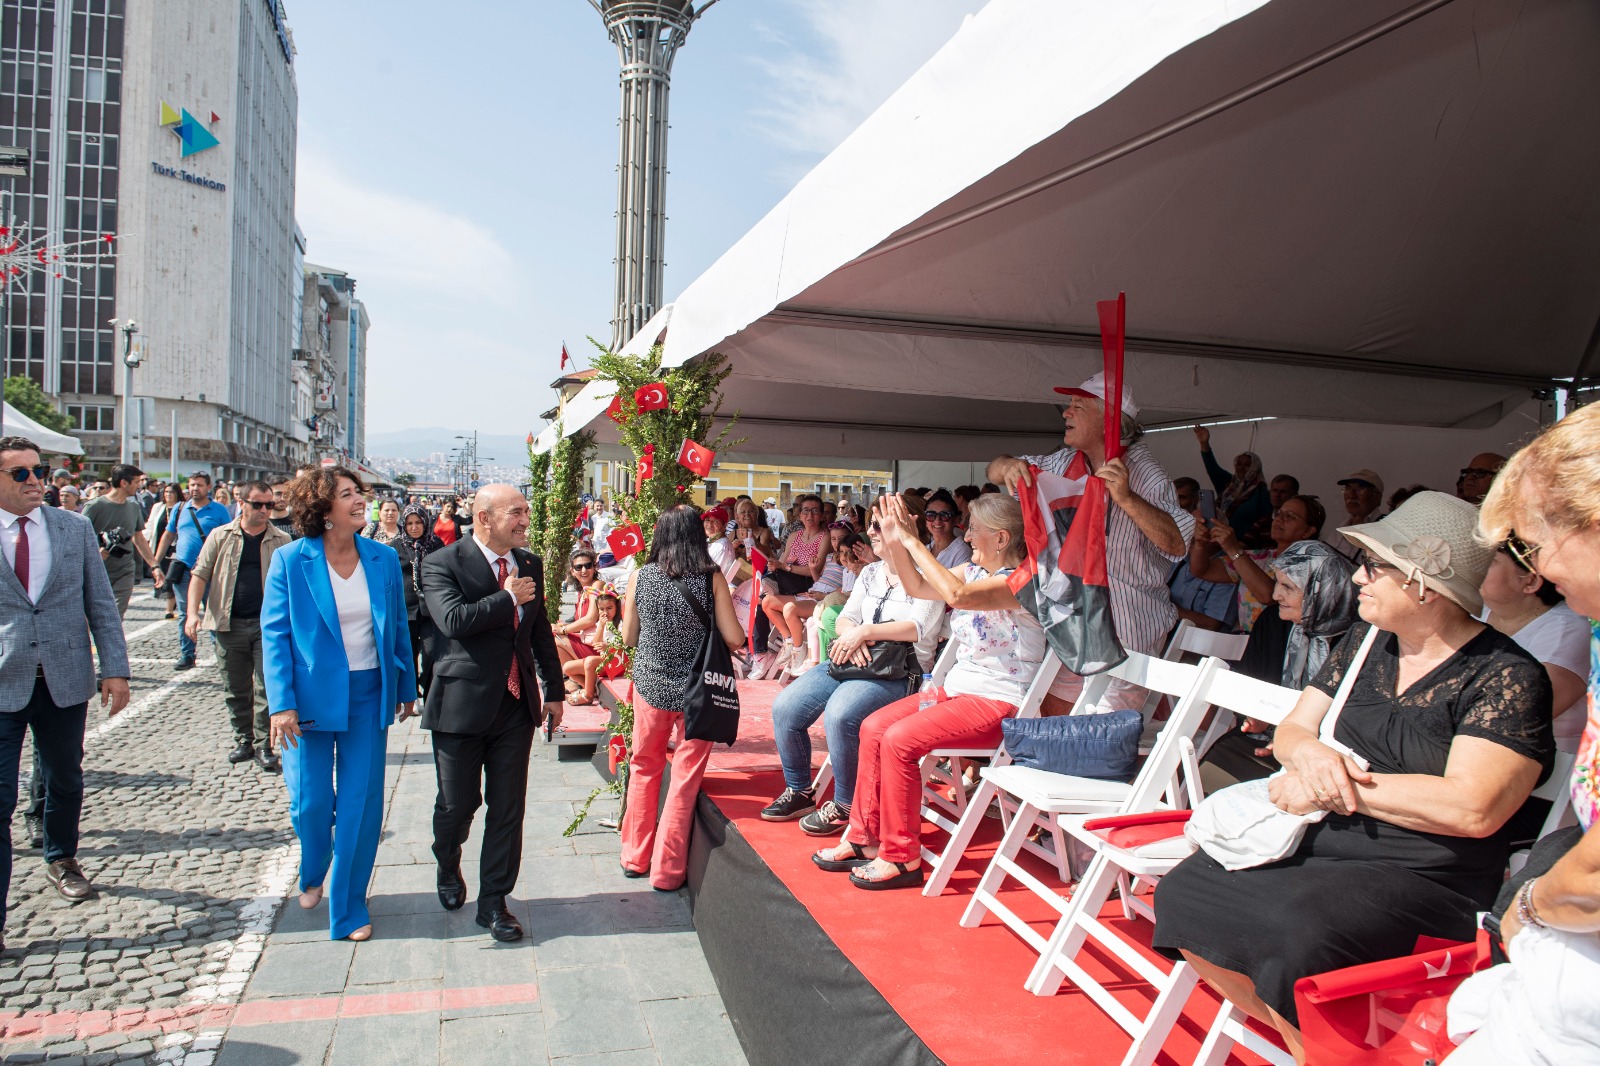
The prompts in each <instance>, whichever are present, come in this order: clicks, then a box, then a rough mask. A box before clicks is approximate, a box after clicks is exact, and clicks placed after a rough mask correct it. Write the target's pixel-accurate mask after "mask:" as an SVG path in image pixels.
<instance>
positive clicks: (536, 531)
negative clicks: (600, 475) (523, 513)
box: [528, 435, 550, 554]
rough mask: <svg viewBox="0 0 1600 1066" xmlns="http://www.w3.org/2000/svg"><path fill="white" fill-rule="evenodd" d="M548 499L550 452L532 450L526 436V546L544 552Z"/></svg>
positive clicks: (540, 552) (530, 440) (534, 550)
mask: <svg viewBox="0 0 1600 1066" xmlns="http://www.w3.org/2000/svg"><path fill="white" fill-rule="evenodd" d="M549 499H550V453H549V452H538V453H535V452H534V450H533V437H532V436H531V435H530V436H529V438H528V548H529V550H531V551H533V552H534V553H536V554H543V552H544V531H545V508H546V507H547V506H548V504H549Z"/></svg>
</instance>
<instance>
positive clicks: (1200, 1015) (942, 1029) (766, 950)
mask: <svg viewBox="0 0 1600 1066" xmlns="http://www.w3.org/2000/svg"><path fill="white" fill-rule="evenodd" d="M779 691H780V689H779V686H778V685H777V683H776V682H771V681H759V682H751V681H743V682H740V684H739V695H740V702H741V716H740V728H739V734H740V735H739V741H738V743H736V744H735V745H733V746H732V747H731V748H728V747H719V748H718V749H717V750H716V751H715V753H714V754H713V755H712V757H711V767H710V769H709V770H708V772H707V774H706V778H705V782H704V785H703V787H702V792H701V797H700V803H699V810H698V824H697V825H696V827H695V835H694V841H693V845H692V852H691V857H690V865H689V890H690V898H691V902H692V904H693V907H694V917H695V927H696V929H697V930H698V933H699V937H700V942H701V945H702V947H703V948H704V949H705V952H706V957H707V958H708V959H709V960H710V963H711V969H712V972H713V974H715V976H716V979H717V985H718V988H719V990H720V991H721V993H722V997H723V1001H724V1003H725V1004H726V1006H727V1009H728V1013H729V1016H730V1018H731V1019H732V1021H733V1025H734V1029H735V1031H737V1032H738V1034H739V1038H740V1040H741V1042H742V1043H743V1045H744V1049H745V1054H746V1056H747V1057H748V1058H749V1060H750V1062H751V1063H752V1066H792V1064H794V1063H801V1062H828V1063H848V1064H861V1066H891V1064H892V1066H932V1064H938V1063H944V1064H948V1066H979V1064H981V1066H1037V1064H1039V1063H1052V1064H1072V1066H1079V1064H1081V1066H1115V1064H1116V1063H1119V1062H1120V1061H1121V1060H1122V1056H1123V1055H1124V1054H1125V1053H1126V1051H1127V1049H1128V1046H1129V1043H1130V1041H1129V1038H1128V1037H1127V1036H1126V1035H1125V1034H1124V1033H1123V1032H1122V1030H1121V1029H1119V1028H1118V1027H1117V1025H1116V1024H1115V1023H1114V1022H1112V1021H1111V1020H1110V1018H1108V1017H1107V1016H1106V1015H1105V1014H1104V1013H1103V1012H1102V1011H1101V1010H1100V1008H1098V1007H1097V1006H1095V1004H1094V1003H1093V1002H1092V1001H1090V1000H1089V998H1088V997H1087V996H1085V995H1083V994H1082V993H1081V992H1079V991H1077V990H1076V989H1074V988H1071V987H1070V986H1068V987H1064V988H1063V989H1062V991H1061V992H1060V993H1058V994H1057V995H1055V996H1053V997H1050V998H1043V999H1041V998H1039V997H1036V996H1033V995H1031V994H1029V993H1028V992H1026V991H1024V990H1023V988H1022V982H1023V980H1024V979H1025V978H1026V977H1027V975H1028V971H1029V969H1030V968H1031V967H1032V965H1033V963H1034V960H1035V958H1036V956H1035V955H1034V954H1033V952H1032V950H1031V949H1030V948H1028V946H1027V945H1026V944H1024V943H1022V942H1021V941H1020V940H1018V939H1017V937H1016V936H1015V935H1013V934H1012V933H1011V931H1010V930H1008V929H1006V928H1005V927H1004V926H1003V925H1001V924H1000V923H999V921H998V920H997V919H994V918H989V919H987V920H986V921H985V922H984V924H983V925H982V926H981V927H980V928H978V929H962V928H961V927H960V926H959V924H958V922H959V920H960V917H961V913H962V911H963V910H964V909H965V908H966V905H967V900H968V897H969V896H970V894H971V892H972V890H973V888H974V887H975V886H976V884H977V881H978V878H979V876H981V874H982V872H983V869H984V866H985V865H986V864H987V862H988V858H989V855H990V854H991V853H992V851H993V849H994V846H995V843H996V841H997V838H998V835H999V823H998V821H990V822H989V823H988V825H987V826H986V828H985V830H984V831H982V832H980V839H979V841H978V842H976V843H975V845H974V846H973V847H972V848H971V849H969V851H968V855H967V858H966V860H965V861H964V862H963V863H962V864H961V867H960V869H959V870H958V871H957V872H956V874H955V876H954V877H953V878H952V879H951V882H950V885H949V887H947V888H946V889H945V891H944V894H943V895H942V896H941V897H940V898H938V899H925V898H924V897H923V896H922V895H921V894H920V893H919V892H917V891H914V890H911V889H905V890H898V891H892V892H865V891H862V890H861V889H858V888H854V887H852V886H851V885H850V884H849V879H848V876H847V875H845V874H828V873H824V872H822V871H821V870H819V869H817V868H816V867H815V866H814V865H812V863H811V860H810V855H811V852H812V851H813V850H815V849H816V848H818V847H821V846H823V845H824V844H825V843H826V841H824V840H817V839H814V838H812V837H808V836H806V835H805V834H804V833H802V832H800V829H799V826H798V825H796V824H795V823H793V822H786V823H771V822H764V821H762V820H761V818H760V817H759V812H760V810H761V808H762V807H764V806H765V805H766V804H767V803H769V802H771V800H772V799H773V797H775V796H777V794H778V793H779V792H781V791H782V790H783V781H782V775H781V774H780V773H779V762H778V757H777V752H776V750H775V748H774V746H773V742H772V716H771V707H772V701H773V699H774V698H775V697H776V696H777V694H778V692H779ZM613 695H614V696H619V697H622V698H626V695H627V689H626V686H625V685H624V686H621V691H620V692H619V691H615V690H614V691H613ZM812 739H813V747H814V753H813V763H814V765H816V764H820V762H821V759H822V755H823V752H824V751H825V750H826V745H825V741H824V740H823V738H822V735H821V728H820V723H819V725H818V726H817V727H814V728H813V730H812ZM924 830H925V840H926V841H927V842H928V843H929V844H930V846H933V847H934V848H935V850H938V848H939V847H940V846H942V844H943V834H942V833H940V832H939V831H938V830H936V829H935V828H934V827H933V826H932V825H931V824H929V825H925V826H924ZM1036 872H1037V873H1038V874H1039V876H1040V877H1042V878H1044V879H1045V880H1046V883H1054V882H1053V880H1051V878H1050V876H1049V875H1048V874H1047V872H1046V871H1045V869H1044V867H1043V866H1042V864H1041V865H1040V866H1039V867H1038V868H1037V870H1036ZM1063 891H1065V888H1063ZM1002 895H1006V896H1008V897H1009V899H1010V901H1011V905H1012V906H1013V908H1014V909H1016V910H1017V911H1018V912H1019V913H1021V914H1023V915H1024V916H1025V917H1027V918H1029V919H1030V920H1034V921H1036V925H1035V928H1037V929H1039V930H1040V931H1041V932H1042V933H1045V934H1048V931H1049V928H1050V925H1051V919H1053V912H1050V911H1049V909H1048V908H1047V907H1046V906H1045V905H1044V904H1043V903H1041V902H1040V901H1038V900H1036V899H1034V898H1033V897H1032V896H1030V895H1029V894H1028V893H1027V892H1026V891H1025V890H1021V889H1017V888H1015V887H1012V889H1011V891H1010V892H1009V893H1002ZM1113 914H1115V918H1113V917H1112V915H1113ZM1103 916H1104V917H1105V918H1106V919H1107V920H1108V921H1110V922H1111V924H1113V925H1116V926H1118V927H1119V928H1123V929H1126V930H1127V931H1128V933H1129V935H1130V938H1131V939H1132V940H1134V941H1135V942H1137V943H1140V944H1142V945H1145V944H1147V943H1148V939H1149V933H1150V927H1149V925H1148V924H1146V923H1140V922H1134V923H1127V922H1124V921H1123V920H1122V918H1121V911H1120V909H1118V908H1116V907H1115V905H1113V907H1111V908H1109V909H1108V910H1107V911H1105V912H1104V915H1103ZM1151 957H1152V958H1154V957H1155V956H1154V955H1152V956H1151ZM1091 958H1093V959H1098V960H1099V962H1100V963H1101V967H1100V973H1101V975H1102V976H1103V977H1105V979H1106V980H1107V982H1108V985H1109V987H1111V988H1113V990H1114V991H1115V992H1116V994H1117V995H1118V996H1119V997H1121V998H1123V999H1124V1000H1125V1001H1126V1002H1128V1003H1129V1005H1130V1006H1133V1005H1135V1004H1139V1005H1144V1004H1148V1003H1149V1002H1150V1000H1151V999H1152V993H1151V990H1150V989H1149V988H1148V986H1146V985H1144V984H1143V983H1142V982H1139V981H1138V980H1137V979H1134V978H1131V977H1130V976H1128V975H1127V974H1126V973H1125V972H1124V971H1122V970H1121V969H1120V968H1119V967H1115V966H1113V964H1112V963H1111V959H1110V956H1091ZM1091 969H1093V966H1091ZM1216 1010H1217V999H1216V998H1215V997H1214V996H1212V995H1211V994H1210V993H1209V992H1208V991H1206V990H1205V989H1201V990H1199V991H1197V992H1196V993H1195V994H1194V996H1193V997H1192V998H1191V1000H1190V1002H1189V1004H1188V1006H1187V1009H1186V1011H1185V1013H1184V1016H1183V1019H1182V1021H1181V1022H1180V1024H1179V1026H1178V1028H1177V1029H1176V1030H1175V1031H1174V1032H1173V1034H1172V1035H1171V1036H1170V1038H1169V1039H1168V1041H1167V1044H1166V1047H1165V1048H1164V1049H1163V1053H1162V1055H1161V1056H1160V1057H1159V1058H1158V1059H1157V1060H1156V1061H1157V1062H1158V1063H1159V1064H1162V1066H1187V1064H1188V1063H1191V1062H1192V1061H1193V1059H1194V1056H1195V1054H1196V1052H1197V1051H1198V1050H1199V1046H1200V1042H1201V1040H1202V1039H1203V1038H1204V1036H1205V1029H1206V1026H1207V1025H1209V1024H1210V1022H1211V1020H1212V1018H1213V1017H1214V1016H1215V1014H1216ZM1228 1061H1229V1064H1230V1066H1256V1064H1258V1063H1259V1062H1260V1060H1259V1059H1257V1058H1255V1057H1254V1056H1250V1055H1248V1054H1243V1053H1237V1054H1236V1055H1235V1057H1233V1058H1230V1059H1229V1060H1228Z"/></svg>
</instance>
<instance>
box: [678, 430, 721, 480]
mask: <svg viewBox="0 0 1600 1066" xmlns="http://www.w3.org/2000/svg"><path fill="white" fill-rule="evenodd" d="M716 458H717V453H716V452H714V451H712V450H711V449H710V448H707V447H706V446H705V445H704V444H696V443H695V442H694V441H692V440H690V439H689V438H688V437H685V438H684V439H683V447H681V448H679V449H678V465H679V466H681V467H683V468H684V469H686V470H692V471H694V472H695V473H696V474H699V475H700V476H701V477H705V476H706V475H708V474H710V473H711V464H712V463H713V462H714V461H715V460H716Z"/></svg>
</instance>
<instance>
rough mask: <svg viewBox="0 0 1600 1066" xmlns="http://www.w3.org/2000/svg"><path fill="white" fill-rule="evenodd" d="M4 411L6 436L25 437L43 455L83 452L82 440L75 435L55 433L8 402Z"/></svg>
mask: <svg viewBox="0 0 1600 1066" xmlns="http://www.w3.org/2000/svg"><path fill="white" fill-rule="evenodd" d="M5 413H6V420H5V435H6V436H8V437H9V436H20V437H27V438H28V439H29V440H31V441H33V443H35V444H37V445H38V446H39V451H40V452H41V453H42V454H44V455H82V454H83V442H82V441H80V440H78V438H77V437H69V436H67V435H66V434H65V433H57V432H56V431H55V430H53V429H45V428H44V427H43V426H41V425H40V424H39V423H37V422H35V421H34V420H33V419H31V418H29V417H28V416H27V415H25V414H23V413H22V412H21V411H19V410H17V409H16V408H15V407H12V406H11V405H10V404H6V405H5Z"/></svg>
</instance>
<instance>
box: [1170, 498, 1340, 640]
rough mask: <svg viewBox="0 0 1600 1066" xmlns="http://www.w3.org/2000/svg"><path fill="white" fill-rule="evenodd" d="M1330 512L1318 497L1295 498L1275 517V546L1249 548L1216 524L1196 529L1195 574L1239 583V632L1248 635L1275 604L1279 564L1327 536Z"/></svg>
mask: <svg viewBox="0 0 1600 1066" xmlns="http://www.w3.org/2000/svg"><path fill="white" fill-rule="evenodd" d="M1327 517H1328V516H1327V512H1326V511H1325V510H1324V509H1323V507H1322V504H1321V503H1319V502H1318V501H1317V499H1316V498H1315V497H1313V496H1290V497H1289V498H1288V499H1287V500H1284V501H1283V503H1282V504H1280V505H1279V506H1278V507H1277V508H1276V509H1275V510H1274V511H1273V512H1272V546H1271V547H1270V548H1246V547H1245V546H1244V545H1243V544H1241V543H1240V541H1239V538H1238V536H1237V535H1236V534H1235V533H1234V531H1233V527H1232V526H1230V525H1228V523H1227V522H1224V521H1222V520H1220V519H1213V520H1212V521H1211V522H1209V523H1207V524H1206V525H1205V527H1204V528H1203V529H1202V528H1201V526H1200V525H1198V524H1197V525H1196V526H1195V534H1194V542H1193V543H1192V544H1190V545H1189V571H1190V573H1192V574H1193V575H1194V576H1195V577H1197V578H1199V579H1200V580H1202V581H1213V582H1226V583H1230V584H1231V583H1232V582H1234V581H1238V583H1239V587H1238V596H1239V632H1241V633H1248V632H1250V630H1251V629H1252V628H1253V627H1254V626H1255V623H1256V620H1257V619H1258V618H1259V617H1260V615H1261V612H1262V610H1263V609H1265V607H1266V606H1267V604H1269V603H1271V602H1272V569H1273V566H1274V562H1273V560H1275V559H1277V557H1278V556H1280V555H1282V554H1283V553H1284V552H1285V551H1287V550H1288V549H1289V545H1291V544H1298V543H1300V542H1301V541H1307V540H1316V539H1318V538H1319V537H1321V536H1322V523H1323V522H1325V521H1326V520H1327Z"/></svg>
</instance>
